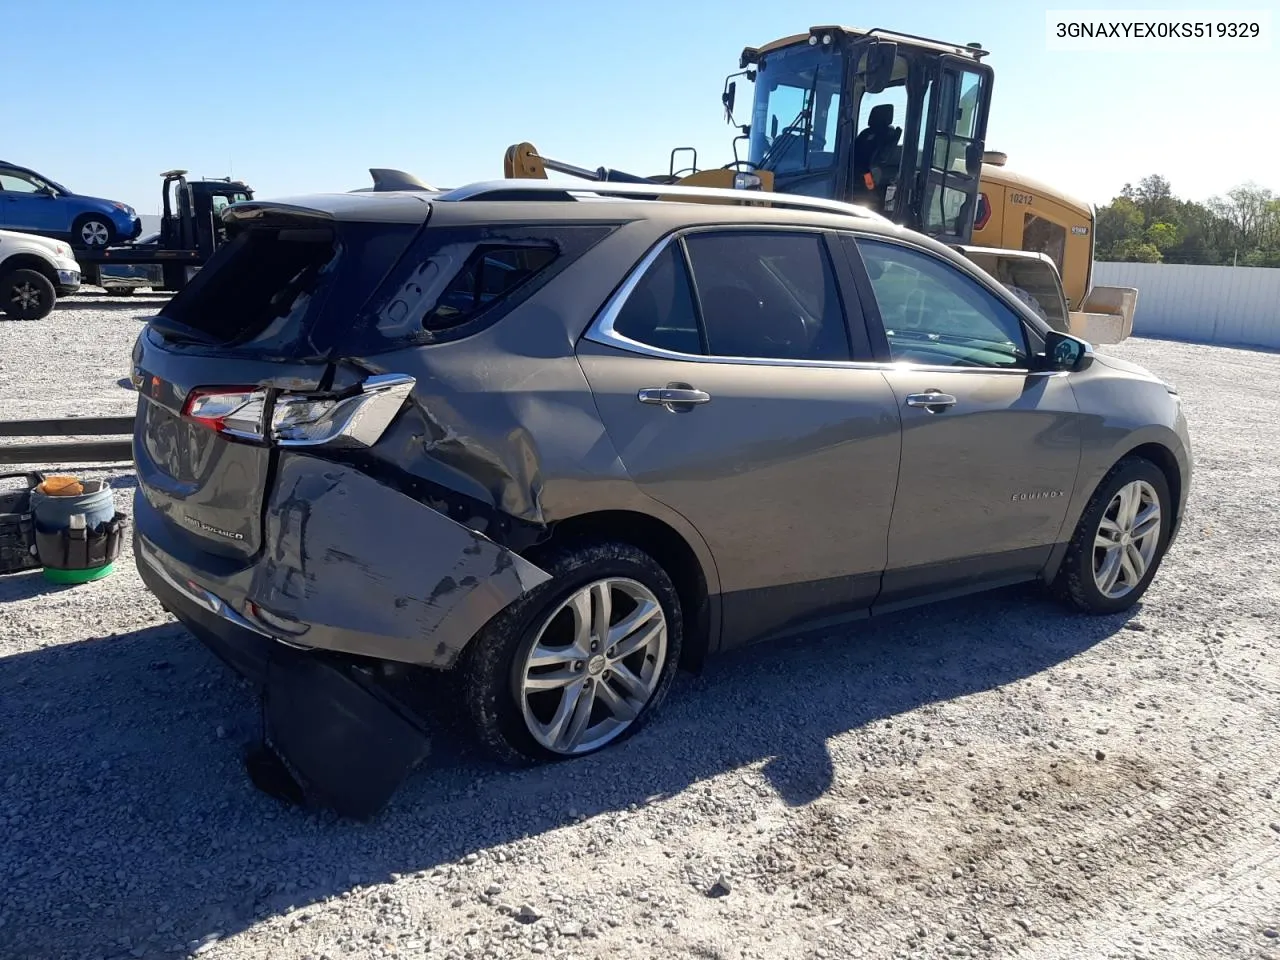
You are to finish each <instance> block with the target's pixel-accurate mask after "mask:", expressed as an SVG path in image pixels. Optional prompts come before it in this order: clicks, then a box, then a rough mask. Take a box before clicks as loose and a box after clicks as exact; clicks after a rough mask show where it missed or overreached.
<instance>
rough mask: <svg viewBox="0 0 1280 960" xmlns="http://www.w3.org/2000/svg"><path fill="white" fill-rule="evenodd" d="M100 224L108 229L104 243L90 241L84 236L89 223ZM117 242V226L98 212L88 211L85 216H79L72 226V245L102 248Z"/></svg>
mask: <svg viewBox="0 0 1280 960" xmlns="http://www.w3.org/2000/svg"><path fill="white" fill-rule="evenodd" d="M91 223H94V224H99V225H100V226H101V227H102V229H104V230H105V231H106V240H105V242H102V243H89V242H87V241H86V240H85V238H84V229H85V227H86V226H88V225H89V224H91ZM115 242H116V228H115V224H113V223H112V222H111V221H110V220H108V219H107V218H106V217H104V216H102V215H101V214H97V213H87V214H85V215H84V216H81V217H77V218H76V222H75V223H74V224H73V225H72V227H71V245H72V246H73V247H79V248H80V249H81V250H101V249H103V248H104V247H109V246H111V245H112V244H113V243H115Z"/></svg>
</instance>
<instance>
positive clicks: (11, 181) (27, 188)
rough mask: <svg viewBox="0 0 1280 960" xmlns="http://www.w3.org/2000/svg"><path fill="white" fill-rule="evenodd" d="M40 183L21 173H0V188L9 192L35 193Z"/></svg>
mask: <svg viewBox="0 0 1280 960" xmlns="http://www.w3.org/2000/svg"><path fill="white" fill-rule="evenodd" d="M39 189H40V185H39V184H38V183H35V182H34V181H32V180H29V179H28V178H27V177H25V176H23V175H22V174H20V173H0V190H5V191H8V192H9V193H35V192H36V191H37V190H39Z"/></svg>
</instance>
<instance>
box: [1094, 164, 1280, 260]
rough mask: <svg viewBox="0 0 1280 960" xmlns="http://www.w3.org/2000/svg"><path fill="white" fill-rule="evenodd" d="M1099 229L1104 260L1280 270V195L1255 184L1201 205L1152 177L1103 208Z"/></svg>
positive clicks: (1098, 243)
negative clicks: (1245, 266)
mask: <svg viewBox="0 0 1280 960" xmlns="http://www.w3.org/2000/svg"><path fill="white" fill-rule="evenodd" d="M1094 229H1095V231H1096V237H1095V241H1096V246H1095V250H1096V255H1097V256H1098V258H1099V259H1102V260H1131V261H1141V262H1144V263H1160V262H1164V263H1210V264H1213V263H1226V264H1230V263H1238V264H1240V265H1242V266H1243V265H1248V266H1266V267H1275V266H1280V196H1277V195H1276V194H1275V193H1273V192H1272V191H1271V190H1270V189H1269V188H1267V187H1262V186H1259V185H1258V184H1256V183H1252V182H1250V183H1244V184H1240V185H1239V186H1236V187H1232V188H1231V189H1230V190H1228V191H1226V194H1225V195H1224V196H1217V197H1213V198H1211V199H1209V200H1207V201H1206V202H1204V203H1198V202H1196V201H1194V200H1183V199H1181V198H1179V197H1177V196H1175V195H1174V193H1173V189H1172V186H1171V185H1170V183H1169V181H1168V180H1167V179H1165V178H1164V177H1162V176H1160V175H1159V174H1151V175H1149V176H1146V177H1143V178H1142V179H1141V180H1139V181H1138V182H1137V184H1136V185H1135V184H1132V183H1126V184H1125V185H1124V188H1123V189H1122V190H1121V191H1120V193H1119V194H1118V195H1117V196H1116V197H1115V198H1113V199H1112V201H1111V202H1110V203H1108V204H1104V205H1103V206H1101V207H1099V208H1098V215H1097V221H1096V223H1095V225H1094Z"/></svg>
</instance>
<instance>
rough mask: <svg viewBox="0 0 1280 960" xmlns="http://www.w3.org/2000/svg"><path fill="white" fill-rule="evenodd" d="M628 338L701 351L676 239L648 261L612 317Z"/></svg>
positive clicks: (686, 273)
mask: <svg viewBox="0 0 1280 960" xmlns="http://www.w3.org/2000/svg"><path fill="white" fill-rule="evenodd" d="M613 330H614V332H615V333H619V334H621V335H622V336H624V337H627V338H628V339H631V340H635V341H637V342H638V343H643V344H646V345H648V346H650V347H657V348H658V349H660V350H674V351H675V352H676V353H693V354H700V353H703V352H704V350H703V344H702V334H701V333H700V332H699V329H698V315H697V313H696V312H695V310H694V308H693V294H692V292H691V289H690V286H689V271H688V269H687V268H686V267H685V265H684V255H683V254H682V253H681V252H680V245H679V244H678V243H669V244H667V246H666V247H665V248H664V249H663V251H662V253H660V254H659V255H658V258H657V259H656V260H654V261H653V263H651V264H650V265H649V269H648V270H646V271H645V274H644V276H643V277H641V278H640V282H639V283H637V284H636V285H635V287H634V288H633V289H632V291H631V293H630V294H629V295H628V296H627V299H626V302H625V303H624V304H623V305H622V309H621V310H620V311H619V312H618V316H617V317H616V318H615V319H614V321H613Z"/></svg>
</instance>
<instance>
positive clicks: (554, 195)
mask: <svg viewBox="0 0 1280 960" xmlns="http://www.w3.org/2000/svg"><path fill="white" fill-rule="evenodd" d="M566 196H567V197H568V198H569V199H573V200H576V199H578V197H579V196H583V197H588V198H589V197H602V198H603V197H607V198H614V197H618V198H626V197H629V198H632V199H637V200H659V199H667V200H675V201H678V200H682V199H684V198H686V197H687V198H688V199H689V200H699V199H705V200H736V201H737V202H739V203H750V204H758V205H761V206H771V207H777V208H779V209H783V210H807V211H811V212H815V213H839V214H843V215H844V216H850V217H862V218H864V219H867V220H878V221H881V222H883V223H889V222H890V221H889V219H888V218H887V217H884V216H881V215H880V214H878V213H876V212H875V211H873V210H869V209H867V208H866V207H860V206H858V205H857V204H853V203H841V202H839V201H838V200H824V199H822V198H820V197H806V196H799V195H796V194H791V193H772V192H769V191H765V190H728V189H724V188H720V187H679V186H667V185H666V184H661V183H655V184H653V185H652V186H650V185H648V184H639V183H608V182H600V181H591V182H590V183H589V184H581V185H580V184H578V183H577V182H573V181H563V182H562V181H556V180H538V181H532V180H517V179H512V180H484V181H480V182H478V183H469V184H467V185H466V186H462V187H455V188H454V189H452V190H449V191H446V192H445V193H441V194H439V195H438V196H436V197H435V200H448V201H452V202H459V201H464V200H492V199H501V200H529V201H537V200H542V201H549V202H554V201H556V200H563V199H565V197H566Z"/></svg>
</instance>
